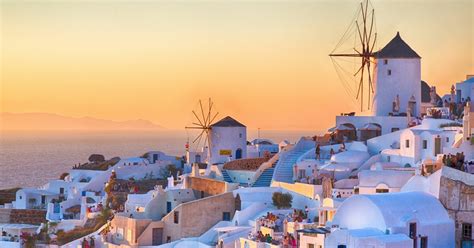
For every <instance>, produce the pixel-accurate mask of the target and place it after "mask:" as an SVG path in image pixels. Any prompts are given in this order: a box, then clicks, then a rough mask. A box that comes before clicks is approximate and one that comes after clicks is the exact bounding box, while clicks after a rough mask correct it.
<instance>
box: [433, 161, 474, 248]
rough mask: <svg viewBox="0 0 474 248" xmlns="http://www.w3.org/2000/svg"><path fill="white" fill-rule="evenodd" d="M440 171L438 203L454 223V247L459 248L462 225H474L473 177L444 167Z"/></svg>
mask: <svg viewBox="0 0 474 248" xmlns="http://www.w3.org/2000/svg"><path fill="white" fill-rule="evenodd" d="M442 170H443V171H442V174H441V179H440V191H439V201H440V202H441V203H442V204H443V206H444V207H445V208H446V210H447V211H448V214H449V216H450V217H451V218H452V219H453V220H454V221H455V226H456V234H455V235H456V247H461V240H462V223H471V224H474V184H473V182H474V175H471V174H468V173H465V172H462V171H458V170H456V169H453V168H449V167H446V166H445V167H443V168H442ZM471 235H474V233H472V234H471Z"/></svg>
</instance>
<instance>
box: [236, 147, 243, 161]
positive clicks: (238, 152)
mask: <svg viewBox="0 0 474 248" xmlns="http://www.w3.org/2000/svg"><path fill="white" fill-rule="evenodd" d="M241 158H242V149H240V148H239V149H237V150H236V151H235V159H241Z"/></svg>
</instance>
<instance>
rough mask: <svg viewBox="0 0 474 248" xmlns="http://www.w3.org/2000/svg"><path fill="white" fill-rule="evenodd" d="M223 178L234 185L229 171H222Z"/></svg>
mask: <svg viewBox="0 0 474 248" xmlns="http://www.w3.org/2000/svg"><path fill="white" fill-rule="evenodd" d="M222 176H223V177H224V181H226V182H228V183H232V178H230V176H229V173H227V170H224V169H222Z"/></svg>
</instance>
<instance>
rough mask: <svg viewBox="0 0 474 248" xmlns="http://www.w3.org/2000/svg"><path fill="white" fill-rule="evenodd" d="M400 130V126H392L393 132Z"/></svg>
mask: <svg viewBox="0 0 474 248" xmlns="http://www.w3.org/2000/svg"><path fill="white" fill-rule="evenodd" d="M398 130H400V128H398V127H392V133H393V132H396V131H398Z"/></svg>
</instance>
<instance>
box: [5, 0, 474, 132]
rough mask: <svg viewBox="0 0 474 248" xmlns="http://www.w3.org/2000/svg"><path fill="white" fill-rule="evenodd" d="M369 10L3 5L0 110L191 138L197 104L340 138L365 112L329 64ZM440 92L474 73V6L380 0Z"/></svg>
mask: <svg viewBox="0 0 474 248" xmlns="http://www.w3.org/2000/svg"><path fill="white" fill-rule="evenodd" d="M358 4H359V0H345V1H329V0H327V1H316V0H315V1H270V0H265V1H263V0H262V1H140V2H135V1H112V0H104V1H33V2H23V1H1V6H0V7H1V39H0V42H1V54H0V55H1V65H0V68H1V71H0V73H1V83H0V86H1V88H0V90H1V103H0V104H1V111H2V112H14V113H22V112H42V113H56V114H60V115H65V116H71V117H82V116H90V117H95V118H102V119H108V120H116V121H123V120H134V119H146V120H150V121H153V122H154V123H157V124H160V125H162V126H165V127H167V128H173V129H175V128H182V127H184V126H185V125H186V124H187V123H189V122H190V120H191V118H192V114H191V110H192V109H195V108H196V102H197V101H198V99H207V97H212V99H213V100H214V102H215V104H216V106H217V109H218V111H219V112H220V113H221V114H220V116H221V117H223V116H225V115H231V116H233V117H235V118H236V119H238V120H240V121H241V122H242V123H244V124H246V125H247V126H248V127H249V128H257V127H260V128H262V129H313V130H322V129H326V128H329V127H331V126H332V125H334V122H335V115H336V114H339V113H341V112H349V111H354V110H356V109H357V106H355V105H354V103H353V100H352V99H350V97H349V96H348V95H347V94H346V92H345V91H344V88H343V86H342V83H341V82H340V80H339V79H338V77H337V74H336V72H335V69H334V67H333V64H332V62H331V60H330V58H329V57H328V54H329V53H330V52H331V51H332V50H333V48H334V47H335V45H336V43H337V42H338V41H339V39H340V38H341V36H342V34H343V33H344V31H345V29H346V28H347V25H348V24H349V22H350V21H351V20H352V17H353V16H354V13H355V11H356V9H357V8H358ZM373 5H374V7H375V11H376V20H377V32H378V40H379V42H378V44H377V47H379V48H381V47H382V46H383V45H385V44H386V43H387V42H388V41H389V40H390V39H391V38H393V36H395V34H396V32H397V31H400V33H401V36H402V38H403V39H404V40H405V41H406V42H407V43H408V44H409V45H410V46H411V47H412V48H413V49H414V50H415V51H417V52H418V54H420V55H421V57H422V79H423V80H425V81H427V82H428V83H429V84H432V85H436V86H437V88H438V93H444V92H446V91H448V89H449V87H450V86H451V84H453V83H455V82H458V81H461V80H464V79H465V76H466V74H474V31H473V30H474V4H473V1H472V0H452V1H441V0H435V1H431V0H430V1H428V0H427V1H422V0H417V1H408V0H374V1H373Z"/></svg>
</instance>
